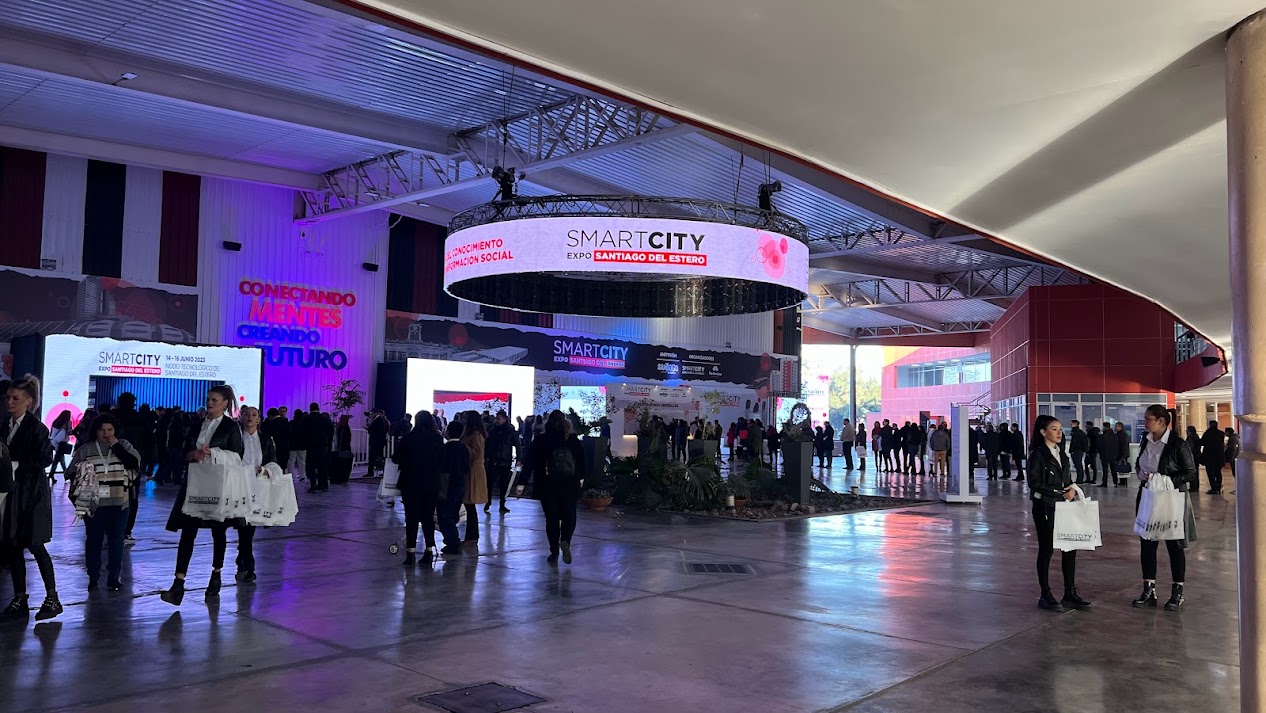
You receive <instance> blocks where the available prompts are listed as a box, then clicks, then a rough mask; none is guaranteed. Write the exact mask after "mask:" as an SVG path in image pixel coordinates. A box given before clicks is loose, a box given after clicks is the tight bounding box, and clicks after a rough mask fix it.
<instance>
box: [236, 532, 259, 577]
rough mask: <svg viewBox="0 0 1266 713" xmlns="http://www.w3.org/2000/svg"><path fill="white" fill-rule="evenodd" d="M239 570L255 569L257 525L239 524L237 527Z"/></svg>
mask: <svg viewBox="0 0 1266 713" xmlns="http://www.w3.org/2000/svg"><path fill="white" fill-rule="evenodd" d="M236 529H237V560H236V562H237V571H238V572H254V571H255V526H254V525H239V526H238V527H237V528H236Z"/></svg>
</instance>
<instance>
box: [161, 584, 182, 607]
mask: <svg viewBox="0 0 1266 713" xmlns="http://www.w3.org/2000/svg"><path fill="white" fill-rule="evenodd" d="M158 596H159V597H160V598H161V599H162V600H163V601H165V602H167V603H168V604H171V605H172V606H177V607H178V606H180V603H181V602H183V601H184V600H185V580H183V579H180V578H176V580H175V581H173V582H172V583H171V589H168V590H167V591H165V592H162V593H160V594H159V595H158Z"/></svg>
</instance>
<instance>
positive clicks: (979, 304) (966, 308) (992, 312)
mask: <svg viewBox="0 0 1266 713" xmlns="http://www.w3.org/2000/svg"><path fill="white" fill-rule="evenodd" d="M901 309H903V310H908V311H909V312H910V313H911V314H914V315H918V316H920V317H925V318H927V319H932V320H936V321H937V322H973V321H982V322H991V321H993V320H995V319H997V318H998V317H1001V316H1002V313H1003V312H1005V311H1006V310H1004V309H1003V308H1001V307H998V306H995V305H993V304H990V303H988V302H983V301H981V300H954V301H950V302H925V303H921V304H912V305H901Z"/></svg>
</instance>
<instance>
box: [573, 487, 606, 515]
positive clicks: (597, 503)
mask: <svg viewBox="0 0 1266 713" xmlns="http://www.w3.org/2000/svg"><path fill="white" fill-rule="evenodd" d="M611 500H612V497H611V491H610V490H603V489H599V488H589V489H588V490H586V491H585V493H584V495H582V496H581V497H580V502H582V503H584V506H585V507H586V508H588V509H589V510H592V511H593V512H602V511H603V510H606V509H607V508H608V507H609V506H610V505H611Z"/></svg>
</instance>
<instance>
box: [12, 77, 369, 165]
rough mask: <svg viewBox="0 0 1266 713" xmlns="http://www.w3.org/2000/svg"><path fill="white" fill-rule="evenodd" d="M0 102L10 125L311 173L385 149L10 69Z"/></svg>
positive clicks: (270, 122)
mask: <svg viewBox="0 0 1266 713" xmlns="http://www.w3.org/2000/svg"><path fill="white" fill-rule="evenodd" d="M10 87H14V88H15V89H14V90H10V89H9V88H10ZM9 96H11V97H12V98H7V97H9ZM0 104H3V108H0V123H4V124H7V125H9V126H18V127H22V128H27V129H38V130H40V131H49V132H53V133H59V134H66V135H70V136H79V137H84V138H92V139H101V140H106V141H114V142H118V143H123V144H130V145H134V146H146V147H149V148H158V149H167V150H171V151H179V152H181V153H189V154H197V155H201V156H211V157H215V158H230V159H238V160H242V161H248V162H252V163H259V164H264V165H268V166H276V167H280V168H289V169H294V170H298V171H306V172H310V173H319V172H321V171H325V170H328V169H331V168H335V167H338V166H342V165H345V164H348V163H352V162H355V161H359V160H361V159H363V158H367V157H369V156H373V155H376V154H380V153H383V152H385V151H388V150H389V147H387V146H385V145H383V144H378V143H376V142H372V141H366V140H364V139H358V138H355V137H347V138H345V139H340V138H337V137H332V136H331V135H330V134H328V133H326V132H320V131H316V130H310V129H305V128H303V127H297V126H293V125H286V124H280V123H277V122H274V121H268V120H265V119H254V118H250V117H243V116H240V115H234V114H230V113H226V112H222V111H218V110H214V109H205V108H201V107H197V106H191V105H188V104H185V103H182V102H174V101H170V100H166V99H162V98H159V97H155V96H154V95H150V94H144V93H141V92H132V91H129V90H127V89H124V88H121V87H112V86H110V85H108V84H100V85H97V84H88V83H84V82H78V81H74V80H62V79H44V78H43V77H41V76H40V75H36V74H34V73H26V72H20V71H16V70H0Z"/></svg>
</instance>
